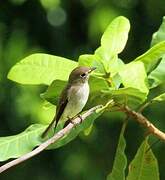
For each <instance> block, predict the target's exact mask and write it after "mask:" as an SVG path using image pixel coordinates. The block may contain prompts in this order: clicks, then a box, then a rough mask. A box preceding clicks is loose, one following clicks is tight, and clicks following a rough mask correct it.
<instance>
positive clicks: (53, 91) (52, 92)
mask: <svg viewBox="0 0 165 180" xmlns="http://www.w3.org/2000/svg"><path fill="white" fill-rule="evenodd" d="M65 86H66V81H61V80H54V81H53V82H52V83H51V85H50V86H49V87H48V88H47V90H46V91H45V92H44V93H42V94H41V95H40V96H41V97H42V98H43V99H46V100H47V101H48V102H50V103H52V104H54V105H57V103H58V100H59V97H60V94H61V91H62V90H63V89H64V87H65Z"/></svg>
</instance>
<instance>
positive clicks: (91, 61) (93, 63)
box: [78, 54, 106, 75]
mask: <svg viewBox="0 0 165 180" xmlns="http://www.w3.org/2000/svg"><path fill="white" fill-rule="evenodd" d="M78 63H79V65H80V66H88V67H96V70H95V71H94V73H99V74H101V75H102V74H105V72H106V71H105V68H104V65H103V63H102V62H101V60H100V57H99V56H97V55H94V54H83V55H81V56H79V59H78Z"/></svg>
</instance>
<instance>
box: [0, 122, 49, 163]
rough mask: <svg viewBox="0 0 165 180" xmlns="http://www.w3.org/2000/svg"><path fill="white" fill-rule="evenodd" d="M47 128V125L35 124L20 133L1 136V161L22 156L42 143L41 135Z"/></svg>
mask: <svg viewBox="0 0 165 180" xmlns="http://www.w3.org/2000/svg"><path fill="white" fill-rule="evenodd" d="M45 128H46V125H41V124H34V125H31V126H30V127H28V128H27V129H26V130H25V131H24V132H22V133H20V134H17V135H13V136H7V137H0V161H5V160H8V159H10V158H17V157H20V156H22V155H23V154H26V153H28V152H30V151H31V150H32V149H33V148H34V147H36V146H37V145H39V144H41V139H40V135H41V133H42V132H43V130H44V129H45Z"/></svg>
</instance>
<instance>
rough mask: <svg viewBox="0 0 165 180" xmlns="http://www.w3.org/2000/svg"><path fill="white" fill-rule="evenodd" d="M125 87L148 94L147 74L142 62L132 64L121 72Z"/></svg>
mask: <svg viewBox="0 0 165 180" xmlns="http://www.w3.org/2000/svg"><path fill="white" fill-rule="evenodd" d="M119 75H120V77H121V79H122V83H123V85H124V87H132V88H135V89H139V90H140V91H141V92H143V93H146V94H147V93H148V84H147V81H146V80H147V74H146V71H145V68H144V65H143V63H142V62H131V63H129V64H127V65H125V66H124V68H123V69H122V70H121V71H120V72H119Z"/></svg>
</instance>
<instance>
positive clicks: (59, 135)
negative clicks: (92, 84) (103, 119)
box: [0, 105, 101, 173]
mask: <svg viewBox="0 0 165 180" xmlns="http://www.w3.org/2000/svg"><path fill="white" fill-rule="evenodd" d="M100 107H101V106H100V105H99V106H95V107H93V108H91V109H89V110H88V111H86V112H85V113H84V114H82V115H81V119H80V118H79V117H76V118H75V119H74V120H72V123H69V124H68V125H67V126H66V127H65V128H63V129H62V130H60V131H59V132H57V133H56V134H55V135H54V136H53V137H51V138H50V139H48V140H47V141H45V142H44V143H42V144H41V145H40V146H38V147H37V148H36V149H34V150H33V151H31V152H29V153H27V154H25V155H23V156H21V157H19V158H17V159H15V160H12V161H10V162H8V163H6V164H4V165H2V166H1V167H0V173H2V172H4V171H6V170H7V169H9V168H11V167H13V166H16V165H18V164H20V163H22V162H24V161H26V160H28V159H30V158H31V157H33V156H35V155H37V154H39V153H40V152H42V151H43V150H44V149H46V148H47V147H48V146H49V145H51V144H53V143H55V142H56V141H58V140H59V139H61V138H62V137H63V136H64V135H66V134H68V133H69V132H70V131H71V129H73V128H74V127H75V126H76V125H78V124H80V123H81V122H82V121H84V120H85V119H86V118H87V117H88V116H90V115H91V114H93V113H94V112H95V111H96V110H97V109H98V108H100Z"/></svg>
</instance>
